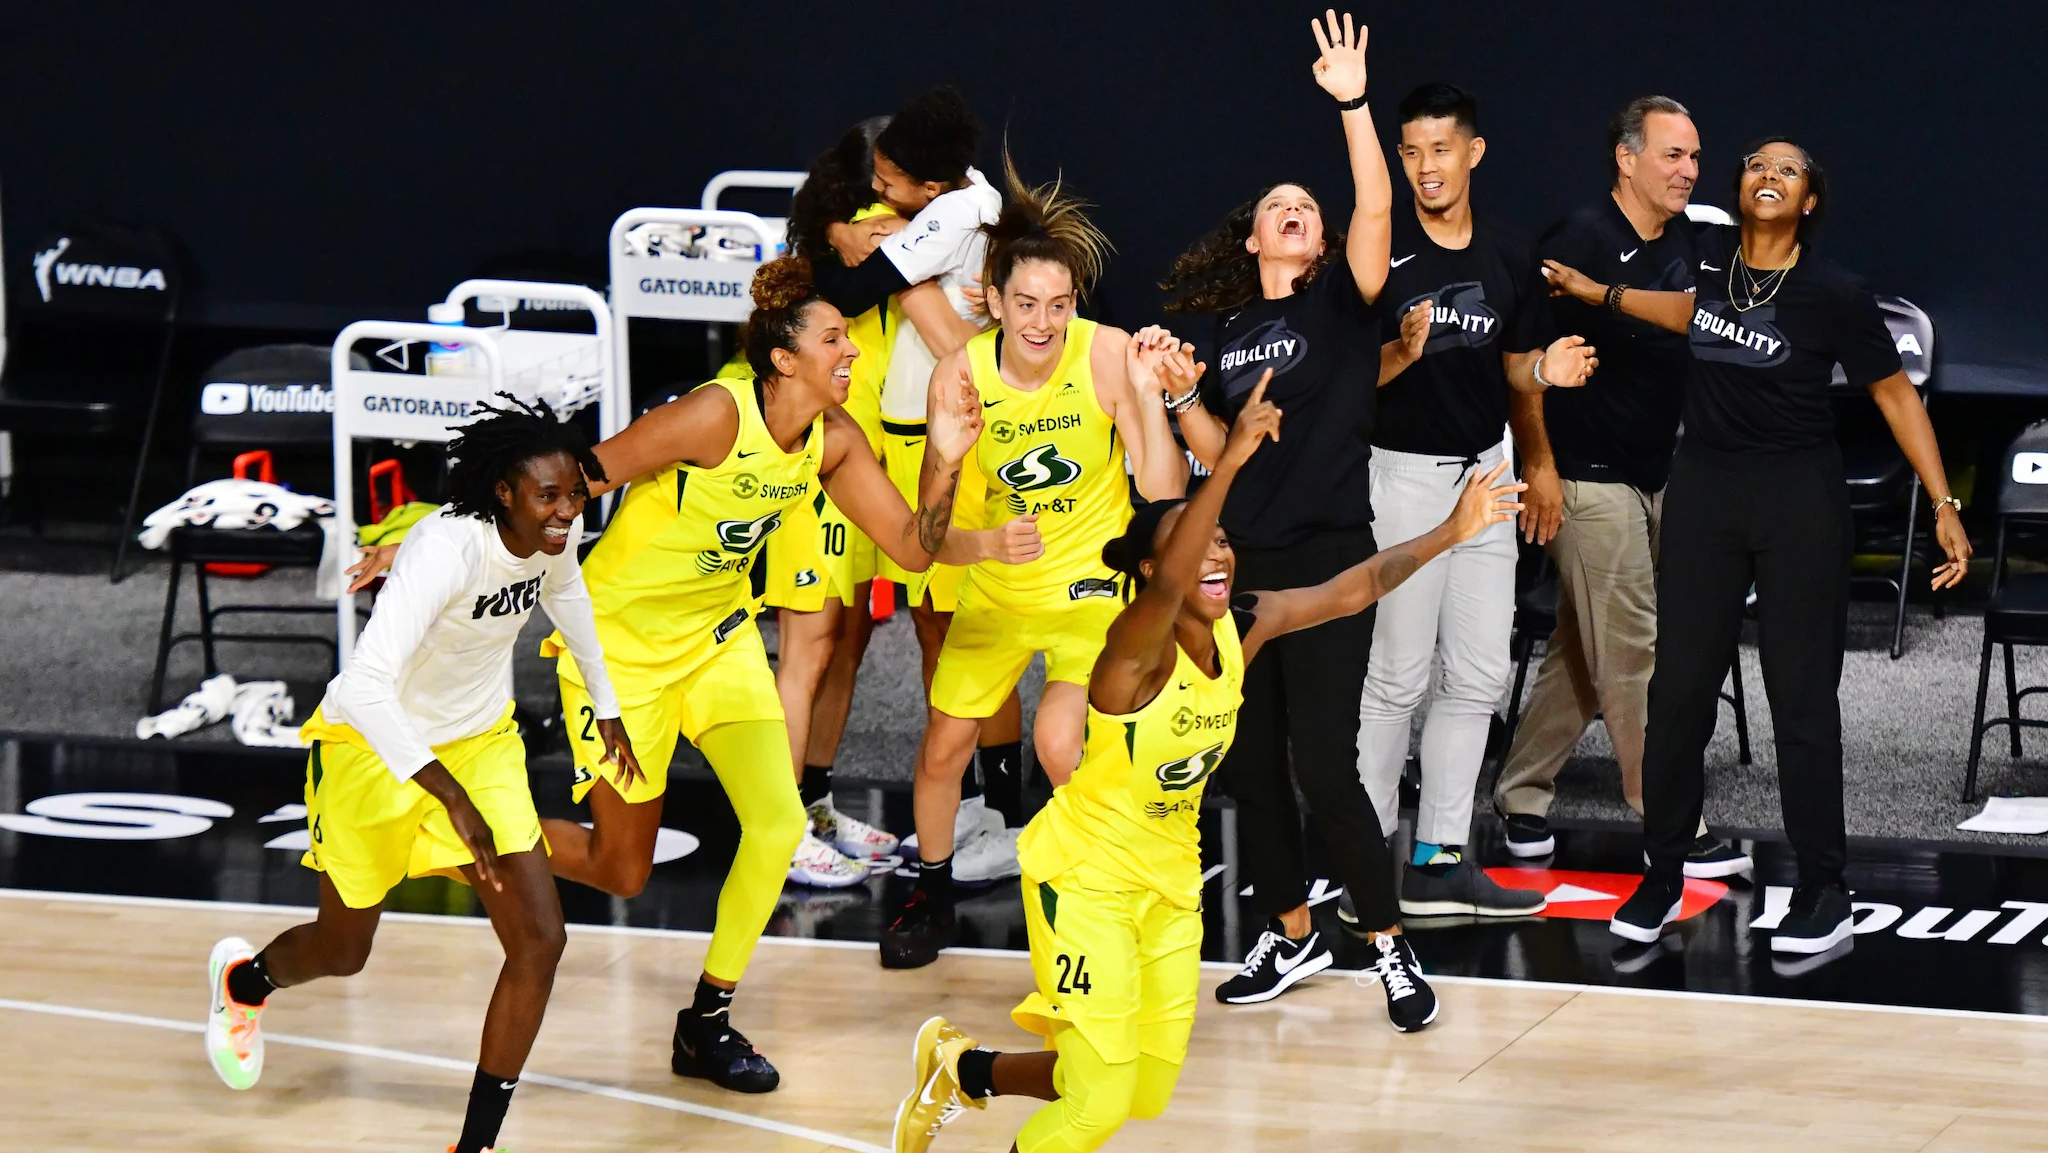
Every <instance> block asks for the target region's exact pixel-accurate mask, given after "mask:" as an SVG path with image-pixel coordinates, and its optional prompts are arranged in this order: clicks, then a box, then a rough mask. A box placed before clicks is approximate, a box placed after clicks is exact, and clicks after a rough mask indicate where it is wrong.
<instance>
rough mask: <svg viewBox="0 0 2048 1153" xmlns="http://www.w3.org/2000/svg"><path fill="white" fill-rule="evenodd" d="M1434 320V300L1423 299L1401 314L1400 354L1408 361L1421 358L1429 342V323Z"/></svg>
mask: <svg viewBox="0 0 2048 1153" xmlns="http://www.w3.org/2000/svg"><path fill="white" fill-rule="evenodd" d="M1435 321H1436V301H1434V300H1425V301H1422V302H1420V303H1418V304H1417V305H1416V306H1415V307H1414V308H1411V309H1409V310H1408V311H1406V312H1404V313H1402V314H1401V354H1402V355H1403V356H1404V357H1406V358H1407V359H1408V361H1409V362H1410V363H1413V362H1415V361H1418V360H1421V359H1422V349H1423V346H1425V345H1427V344H1428V343H1429V329H1430V325H1431V324H1433V323H1435Z"/></svg>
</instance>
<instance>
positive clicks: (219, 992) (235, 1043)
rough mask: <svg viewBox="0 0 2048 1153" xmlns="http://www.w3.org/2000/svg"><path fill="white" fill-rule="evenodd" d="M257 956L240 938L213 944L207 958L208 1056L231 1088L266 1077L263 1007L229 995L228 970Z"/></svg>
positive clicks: (226, 938) (228, 938)
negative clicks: (209, 993) (210, 998)
mask: <svg viewBox="0 0 2048 1153" xmlns="http://www.w3.org/2000/svg"><path fill="white" fill-rule="evenodd" d="M255 955H256V950H255V949H253V948H251V947H250V946H249V942H247V941H244V940H243V939H241V938H240V937H223V938H222V939H221V940H219V941H217V942H215V943H214V946H213V955H212V956H210V957H208V958H207V960H206V980H207V984H208V985H209V986H210V987H211V989H212V993H211V996H212V1005H211V1008H210V1009H209V1011H208V1012H207V1016H206V1058H207V1061H208V1062H209V1063H210V1064H212V1066H213V1071H214V1072H215V1073H218V1074H219V1075H220V1079H221V1080H222V1081H223V1082H225V1083H226V1084H227V1087H228V1088H230V1089H247V1088H249V1087H250V1086H252V1085H254V1084H256V1079H257V1078H259V1077H261V1076H263V1028H262V1025H261V1023H260V1022H261V1019H262V1016H263V1006H261V1005H244V1004H241V1003H240V1002H238V1001H236V1000H235V999H234V998H233V997H230V996H228V970H229V969H231V968H233V967H234V966H235V965H236V964H238V963H240V962H242V961H247V960H249V959H250V958H252V957H254V956H255Z"/></svg>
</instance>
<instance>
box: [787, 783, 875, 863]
mask: <svg viewBox="0 0 2048 1153" xmlns="http://www.w3.org/2000/svg"><path fill="white" fill-rule="evenodd" d="M806 811H807V813H808V814H809V816H810V818H811V835H812V836H814V837H816V838H818V839H819V840H821V841H823V842H825V843H826V844H828V845H830V846H832V847H833V848H835V849H838V850H839V851H840V852H842V853H844V854H846V855H847V856H849V857H852V858H854V859H855V860H862V861H871V860H875V859H878V858H881V857H886V856H888V855H890V854H891V853H894V852H895V851H896V838H895V837H894V836H892V835H890V834H888V833H885V832H883V831H882V830H880V829H878V828H876V827H874V826H873V825H870V824H868V823H867V822H866V821H862V820H857V819H855V818H853V817H849V816H847V815H846V814H845V813H842V812H840V811H839V808H838V806H836V805H834V804H833V803H832V798H831V797H826V798H825V799H824V800H822V801H819V802H817V803H816V804H813V805H811V806H810V807H809V808H808V809H807V810H806Z"/></svg>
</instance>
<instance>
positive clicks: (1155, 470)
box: [881, 157, 1187, 969]
mask: <svg viewBox="0 0 2048 1153" xmlns="http://www.w3.org/2000/svg"><path fill="white" fill-rule="evenodd" d="M1005 170H1006V171H1005V175H1006V176H1007V178H1008V183H1009V187H1010V198H1009V199H1010V202H1009V204H1008V205H1007V206H1006V207H1005V208H1004V209H1003V214H1002V216H1001V218H999V219H998V220H997V221H996V223H995V224H994V225H992V226H990V227H989V229H988V232H989V238H990V246H989V262H988V273H987V276H986V277H985V283H986V284H987V286H988V288H987V291H988V308H989V314H990V316H991V317H992V318H994V320H995V321H996V323H997V325H998V327H997V328H995V329H992V330H990V331H988V332H984V333H982V334H981V335H979V336H976V337H975V338H973V339H972V340H970V341H968V342H967V347H966V348H964V349H962V350H960V351H959V352H957V353H954V354H951V355H949V356H947V357H945V358H943V359H941V360H940V361H939V364H938V367H937V368H936V369H934V370H933V374H932V388H933V390H935V391H934V395H936V390H938V389H941V388H971V389H973V390H974V391H976V392H978V393H979V394H980V396H981V405H982V416H983V420H984V421H985V423H986V425H987V432H986V434H985V435H984V436H983V437H982V439H981V441H980V442H979V444H977V446H976V449H975V452H974V454H973V455H972V457H971V458H970V461H969V464H970V467H969V468H968V470H967V478H966V480H965V481H964V482H963V484H962V488H963V489H965V490H969V491H971V490H973V489H976V488H979V489H981V490H983V493H984V496H983V503H982V516H981V521H980V523H979V524H971V525H967V526H966V527H972V528H979V529H982V530H983V531H985V532H991V533H1001V534H1006V537H1007V539H1010V540H1012V541H1015V540H1017V539H1019V534H1018V532H1017V530H1018V529H1019V527H1020V526H1022V527H1023V528H1024V530H1025V531H1026V532H1028V531H1029V530H1031V529H1035V530H1036V531H1035V536H1036V537H1037V541H1036V542H1034V543H1036V544H1037V546H1038V547H1037V548H1035V549H1033V550H1032V553H1033V555H1031V556H1026V557H1018V556H1008V557H1005V558H1004V559H1005V561H1007V562H1008V563H982V564H978V565H976V566H974V567H973V568H971V569H970V570H968V573H967V578H966V581H965V582H964V584H963V585H962V587H961V590H960V602H959V607H958V609H957V610H956V611H955V612H954V614H953V620H952V623H951V625H950V627H949V628H948V629H947V631H946V639H945V644H944V646H943V647H942V648H941V649H940V652H939V660H938V667H937V669H936V670H935V671H934V672H933V674H932V686H931V708H930V710H929V713H928V715H927V718H926V722H925V733H924V741H923V743H922V745H921V746H920V747H919V749H918V756H917V778H916V784H915V792H914V798H913V809H914V811H915V814H916V818H917V837H918V857H919V869H918V881H917V884H916V886H915V887H914V888H913V889H912V890H911V893H910V897H909V900H908V901H907V902H906V904H905V905H904V906H903V909H902V911H901V913H900V914H899V915H898V916H897V917H896V918H895V919H894V920H893V921H892V922H891V923H890V924H889V925H888V927H887V928H885V929H884V930H883V932H882V939H881V957H882V964H883V965H884V966H885V967H887V968H904V969H908V968H916V967H918V966H921V965H928V964H930V963H931V962H932V960H933V959H934V958H936V957H937V956H938V953H939V950H941V949H943V948H945V947H946V946H947V945H948V944H951V943H952V940H953V936H954V933H955V922H954V916H953V877H952V856H953V848H954V846H953V819H954V814H955V812H956V811H957V810H958V808H959V806H960V777H961V770H962V767H963V766H964V765H965V764H966V763H967V757H968V754H970V753H971V752H972V751H973V749H974V743H975V737H976V734H977V731H978V729H979V727H980V725H981V723H982V721H983V720H985V719H986V718H988V717H989V716H991V715H993V714H994V713H995V711H996V709H997V707H998V706H1000V705H1001V704H1002V702H1003V698H1004V697H1006V696H1008V695H1009V693H1010V691H1011V690H1012V689H1013V688H1014V687H1015V686H1016V684H1017V680H1018V677H1019V676H1021V675H1022V674H1023V672H1024V669H1025V666H1026V665H1028V664H1029V663H1030V661H1031V658H1032V656H1033V655H1034V654H1036V653H1040V652H1043V653H1044V654H1045V657H1046V686H1045V694H1044V696H1043V697H1042V698H1041V699H1040V701H1039V705H1038V715H1037V717H1036V719H1035V721H1034V723H1033V726H1032V729H1033V731H1032V739H1033V743H1034V744H1035V745H1036V747H1037V750H1038V762H1039V764H1040V765H1041V766H1042V767H1043V768H1044V769H1045V772H1046V775H1047V776H1048V777H1049V778H1051V780H1052V782H1053V783H1054V784H1055V785H1058V784H1061V783H1063V782H1064V781H1065V780H1066V779H1067V776H1068V774H1070V773H1072V772H1073V771H1074V766H1075V765H1077V764H1079V763H1080V760H1081V734H1082V725H1083V722H1084V721H1085V719H1086V715H1087V704H1086V692H1085V689H1086V685H1087V681H1088V669H1089V666H1090V665H1092V664H1093V663H1094V660H1095V654H1096V652H1098V651H1099V650H1100V649H1101V647H1102V636H1103V630H1104V629H1105V628H1107V627H1108V625H1109V622H1110V620H1111V619H1112V618H1114V617H1115V616H1116V611H1117V608H1118V603H1119V602H1118V600H1117V583H1116V580H1115V574H1114V573H1111V572H1110V571H1109V570H1108V569H1106V568H1104V567H1103V565H1102V545H1103V542H1105V541H1107V540H1109V539H1110V538H1112V537H1114V536H1116V535H1117V534H1118V533H1120V532H1122V531H1123V527H1124V524H1125V522H1126V521H1128V520H1129V519H1130V515H1131V501H1130V482H1129V481H1128V480H1127V479H1126V474H1125V464H1124V458H1125V454H1126V452H1128V453H1129V456H1130V464H1131V473H1132V474H1134V475H1135V476H1136V478H1137V485H1138V490H1139V492H1140V493H1141V494H1143V495H1144V496H1145V497H1147V498H1148V499H1160V498H1165V497H1177V496H1179V495H1180V494H1181V493H1182V491H1183V490H1184V488H1185V486H1186V483H1187V460H1186V458H1185V457H1184V456H1183V455H1182V454H1181V451H1180V448H1179V446H1178V445H1177V444H1175V442H1174V440H1173V433H1172V430H1171V428H1170V427H1169V426H1168V424H1167V421H1166V409H1165V405H1164V403H1163V401H1162V394H1161V393H1160V391H1159V387H1158V383H1157V370H1158V365H1159V363H1160V361H1161V360H1163V359H1164V358H1165V356H1166V355H1167V354H1168V353H1169V352H1177V351H1178V350H1179V344H1178V343H1177V342H1176V341H1175V340H1174V338H1173V337H1172V335H1171V334H1170V333H1167V332H1166V331H1165V330H1163V329H1157V328H1153V329H1146V330H1144V331H1142V332H1140V333H1139V334H1138V335H1137V336H1136V337H1132V336H1129V335H1127V334H1125V333H1124V332H1122V331H1121V330H1118V329H1114V328H1108V327H1104V326H1101V325H1097V324H1096V323H1094V322H1093V321H1088V320H1081V319H1079V318H1077V317H1075V316H1074V305H1075V301H1076V298H1077V297H1078V296H1079V295H1080V293H1081V292H1083V291H1085V290H1086V289H1087V288H1088V287H1089V286H1090V285H1091V284H1093V282H1094V281H1095V279H1096V277H1097V276H1098V275H1099V273H1100V271H1101V268H1102V262H1103V254H1104V250H1105V249H1106V248H1107V243H1106V241H1104V239H1103V237H1102V234H1101V233H1100V232H1099V231H1097V230H1096V228H1095V226H1094V225H1093V224H1091V223H1090V222H1089V221H1088V219H1087V217H1086V216H1085V215H1083V214H1082V212H1081V208H1082V205H1081V204H1080V202H1079V201H1076V200H1074V199H1072V198H1071V197H1067V196H1064V195H1062V194H1061V192H1060V190H1059V188H1058V187H1057V186H1056V185H1055V186H1046V187H1041V188H1029V187H1026V186H1025V185H1024V183H1023V182H1022V181H1021V180H1019V179H1018V177H1017V172H1016V169H1015V167H1014V166H1012V165H1010V164H1009V163H1008V160H1007V157H1006V158H1005ZM1020 562H1021V563H1020ZM1008 835H1010V836H1014V832H1012V833H1010V834H1008ZM1007 847H1008V845H1007V841H1006V843H1005V848H1006V849H1007Z"/></svg>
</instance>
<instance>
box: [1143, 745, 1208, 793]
mask: <svg viewBox="0 0 2048 1153" xmlns="http://www.w3.org/2000/svg"><path fill="white" fill-rule="evenodd" d="M1222 763H1223V745H1222V744H1221V743H1217V744H1213V745H1210V746H1209V747H1208V748H1206V749H1203V750H1202V751H1201V752H1199V753H1196V754H1194V755H1193V756H1191V757H1183V758H1181V759H1180V760H1177V761H1168V762H1166V763H1165V764H1163V765H1161V766H1159V768H1158V769H1156V770H1154V772H1153V775H1154V776H1156V777H1158V778H1159V787H1160V788H1162V789H1165V790H1166V791H1167V792H1169V793H1177V792H1180V791H1181V790H1183V789H1192V788H1194V787H1195V786H1196V785H1199V784H1201V783H1202V782H1203V781H1205V780H1207V779H1208V777H1209V774H1210V773H1213V772H1215V771H1216V767H1217V766H1218V765H1221V764H1222Z"/></svg>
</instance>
